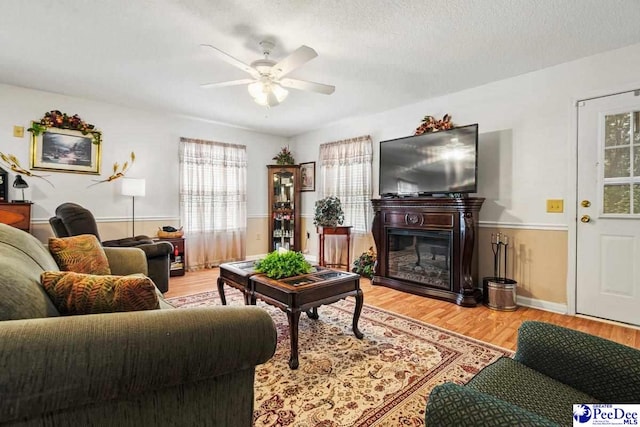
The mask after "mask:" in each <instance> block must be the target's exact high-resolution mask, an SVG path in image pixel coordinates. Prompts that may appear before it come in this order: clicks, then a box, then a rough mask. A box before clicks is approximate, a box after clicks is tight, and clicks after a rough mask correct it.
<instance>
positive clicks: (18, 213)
mask: <svg viewBox="0 0 640 427" xmlns="http://www.w3.org/2000/svg"><path fill="white" fill-rule="evenodd" d="M32 204H33V203H30V202H14V203H5V202H0V223H3V224H8V225H10V226H12V227H15V228H19V229H20V230H24V231H26V232H27V233H29V232H30V231H31V205H32Z"/></svg>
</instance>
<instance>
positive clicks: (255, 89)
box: [247, 81, 265, 99]
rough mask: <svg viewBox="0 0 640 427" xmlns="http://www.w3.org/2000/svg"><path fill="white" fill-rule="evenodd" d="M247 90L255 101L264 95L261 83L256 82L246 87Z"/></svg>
mask: <svg viewBox="0 0 640 427" xmlns="http://www.w3.org/2000/svg"><path fill="white" fill-rule="evenodd" d="M247 90H248V91H249V95H251V96H252V97H253V98H254V99H255V98H258V97H260V96H263V95H264V93H265V86H264V85H263V84H262V82H261V81H257V82H253V83H251V84H250V85H249V86H247Z"/></svg>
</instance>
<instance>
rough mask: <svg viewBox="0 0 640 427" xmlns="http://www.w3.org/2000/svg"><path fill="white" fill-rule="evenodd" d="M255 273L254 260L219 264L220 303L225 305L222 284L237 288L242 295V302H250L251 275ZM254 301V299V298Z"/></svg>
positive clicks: (225, 300)
mask: <svg viewBox="0 0 640 427" xmlns="http://www.w3.org/2000/svg"><path fill="white" fill-rule="evenodd" d="M254 274H256V270H255V261H238V262H227V263H224V264H220V276H219V277H218V293H219V294H220V300H221V301H222V305H227V298H226V296H225V294H224V285H225V284H226V285H229V286H231V287H233V288H236V289H238V290H239V291H241V292H242V293H243V295H244V303H245V304H247V305H248V304H249V303H250V300H251V298H250V293H251V281H250V279H251V276H253V275H254ZM254 301H255V299H254Z"/></svg>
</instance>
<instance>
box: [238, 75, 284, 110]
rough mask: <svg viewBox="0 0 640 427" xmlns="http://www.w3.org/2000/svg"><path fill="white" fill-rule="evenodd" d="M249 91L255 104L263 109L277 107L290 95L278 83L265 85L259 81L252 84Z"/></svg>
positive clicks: (248, 87)
mask: <svg viewBox="0 0 640 427" xmlns="http://www.w3.org/2000/svg"><path fill="white" fill-rule="evenodd" d="M247 89H248V91H249V94H250V95H251V96H252V97H253V100H254V101H255V103H256V104H258V105H262V106H263V107H275V106H276V105H279V104H280V103H281V102H282V101H284V100H285V98H286V97H287V95H289V91H288V90H286V89H285V88H283V87H282V86H280V85H279V84H277V83H270V84H265V83H264V82H262V81H259V82H255V83H251V84H250V85H249V86H247Z"/></svg>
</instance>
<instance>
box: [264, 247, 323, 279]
mask: <svg viewBox="0 0 640 427" xmlns="http://www.w3.org/2000/svg"><path fill="white" fill-rule="evenodd" d="M311 269H312V267H311V264H309V262H307V260H306V259H305V258H304V255H303V254H302V252H295V251H288V250H276V251H273V252H271V253H269V254H267V256H266V257H264V258H263V259H261V260H259V261H257V262H256V265H255V270H256V271H257V272H258V273H264V274H266V275H267V276H268V277H270V278H272V279H282V278H284V277H292V276H299V275H301V274H307V273H311Z"/></svg>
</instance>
